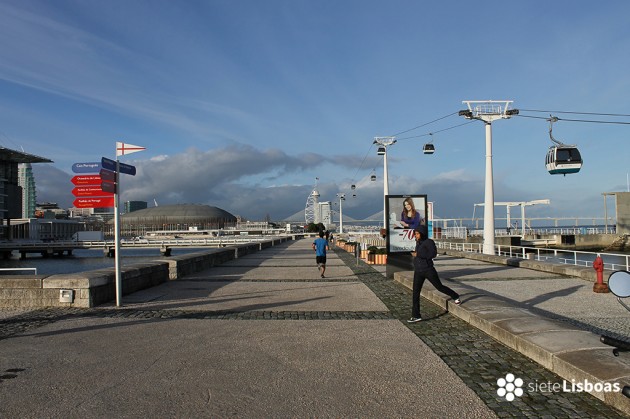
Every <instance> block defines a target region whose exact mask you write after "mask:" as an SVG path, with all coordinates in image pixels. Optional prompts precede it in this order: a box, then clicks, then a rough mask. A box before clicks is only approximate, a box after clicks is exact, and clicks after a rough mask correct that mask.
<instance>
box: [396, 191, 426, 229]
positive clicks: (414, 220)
mask: <svg viewBox="0 0 630 419" xmlns="http://www.w3.org/2000/svg"><path fill="white" fill-rule="evenodd" d="M400 224H402V225H403V227H404V228H408V229H410V230H414V229H416V228H417V227H418V226H420V225H421V224H424V219H423V218H422V217H420V213H419V212H418V211H416V206H415V205H414V203H413V198H411V197H409V198H405V200H404V201H403V210H402V214H401V215H400Z"/></svg>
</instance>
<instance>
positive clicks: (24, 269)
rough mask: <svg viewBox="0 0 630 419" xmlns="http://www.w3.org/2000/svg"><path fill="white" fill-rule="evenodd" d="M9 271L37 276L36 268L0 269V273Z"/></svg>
mask: <svg viewBox="0 0 630 419" xmlns="http://www.w3.org/2000/svg"><path fill="white" fill-rule="evenodd" d="M5 271H6V272H9V271H32V272H33V274H32V275H37V268H0V272H5Z"/></svg>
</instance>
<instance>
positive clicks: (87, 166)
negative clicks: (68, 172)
mask: <svg viewBox="0 0 630 419" xmlns="http://www.w3.org/2000/svg"><path fill="white" fill-rule="evenodd" d="M99 170H101V164H100V163H99V162H89V163H75V164H73V165H72V171H73V172H74V173H98V171H99Z"/></svg>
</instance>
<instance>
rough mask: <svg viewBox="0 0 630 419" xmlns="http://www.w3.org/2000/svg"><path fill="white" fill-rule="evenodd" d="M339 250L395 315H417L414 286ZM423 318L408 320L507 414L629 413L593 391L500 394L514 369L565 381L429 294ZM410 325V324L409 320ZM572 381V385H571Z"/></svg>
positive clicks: (533, 379)
mask: <svg viewBox="0 0 630 419" xmlns="http://www.w3.org/2000/svg"><path fill="white" fill-rule="evenodd" d="M335 252H336V253H337V255H338V256H339V257H340V258H341V259H342V260H343V261H344V262H345V264H346V265H347V266H348V267H350V268H351V269H352V270H353V271H354V273H355V274H356V275H357V276H358V277H359V278H360V279H361V281H363V283H364V284H366V285H367V286H368V287H369V288H370V289H371V290H372V292H374V293H375V294H376V295H377V296H378V297H379V298H380V299H381V301H383V303H385V305H386V306H387V308H388V309H389V310H390V311H391V313H392V316H393V317H394V318H397V319H400V320H401V321H406V320H407V319H408V318H409V317H410V315H411V291H410V290H409V289H407V288H406V287H404V286H402V285H401V284H399V283H397V282H394V281H392V280H387V279H385V277H384V276H383V275H382V274H380V273H378V272H376V271H375V270H374V269H373V268H372V267H370V266H369V265H367V264H365V263H363V262H360V264H359V266H356V259H355V258H354V257H353V256H352V255H350V254H348V253H347V252H345V251H342V250H337V249H335ZM421 309H422V318H423V320H422V321H421V322H419V323H415V324H411V325H408V326H409V329H410V330H411V331H413V332H414V333H415V334H416V335H417V336H418V337H419V338H420V339H421V340H422V341H423V342H424V343H426V344H427V345H428V346H429V347H430V348H431V349H432V350H433V351H434V352H435V353H436V354H437V355H439V356H440V357H441V358H442V359H443V360H444V362H446V364H447V365H448V366H449V367H451V369H453V371H455V373H456V374H457V375H458V376H459V377H460V378H461V379H462V380H463V381H464V383H466V385H467V386H468V387H470V388H471V389H472V390H473V391H474V392H475V393H477V395H478V396H479V397H480V398H481V399H482V400H483V401H484V402H485V403H486V405H487V406H488V407H490V409H492V410H493V411H494V412H495V413H496V414H497V416H499V417H501V418H512V417H519V418H521V417H532V418H540V417H543V418H585V417H591V418H595V417H597V418H620V417H621V418H623V417H626V416H625V415H623V413H621V412H619V411H618V410H616V409H614V408H612V407H610V406H608V405H607V404H605V403H603V402H602V401H600V400H599V399H597V398H595V397H593V396H591V395H590V394H588V393H564V392H553V393H552V392H548V393H543V392H540V391H538V392H528V391H527V387H526V386H524V387H525V388H524V390H525V394H524V395H523V397H520V398H519V397H517V398H516V399H515V400H514V401H512V402H508V401H506V400H505V399H504V398H501V397H499V396H498V395H497V384H496V383H497V379H499V378H501V377H505V376H506V374H508V373H512V374H514V375H515V376H516V377H519V378H522V379H523V380H524V381H525V382H526V384H527V383H545V384H546V383H562V378H561V377H559V376H557V375H555V374H553V373H551V372H550V371H549V370H547V369H545V368H543V367H542V366H540V365H539V364H537V363H535V362H533V361H531V360H530V359H529V358H527V357H525V356H524V355H522V354H520V353H518V352H515V351H514V350H512V349H510V348H508V347H507V346H504V345H503V344H501V343H499V342H498V341H496V340H494V339H492V338H491V337H489V336H488V335H486V334H485V333H483V332H482V331H480V330H478V329H476V328H474V327H472V326H470V325H469V324H468V323H466V322H464V321H463V320H460V319H458V318H457V317H455V316H452V315H450V314H448V313H447V312H445V311H444V310H442V309H441V308H440V307H438V306H436V305H434V304H432V303H430V302H429V301H427V300H425V299H423V300H422V302H421ZM405 324H407V323H405ZM569 385H570V384H569Z"/></svg>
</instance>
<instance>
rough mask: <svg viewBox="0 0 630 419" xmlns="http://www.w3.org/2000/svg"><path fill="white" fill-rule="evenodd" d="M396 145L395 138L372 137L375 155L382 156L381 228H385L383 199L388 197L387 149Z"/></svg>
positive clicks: (385, 212)
mask: <svg viewBox="0 0 630 419" xmlns="http://www.w3.org/2000/svg"><path fill="white" fill-rule="evenodd" d="M395 143H396V138H395V137H374V143H373V144H378V149H377V151H376V154H378V155H379V156H383V228H387V211H386V210H385V209H386V207H387V202H386V199H387V198H385V197H386V196H387V195H389V181H388V178H387V147H389V146H391V145H392V144H395Z"/></svg>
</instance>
